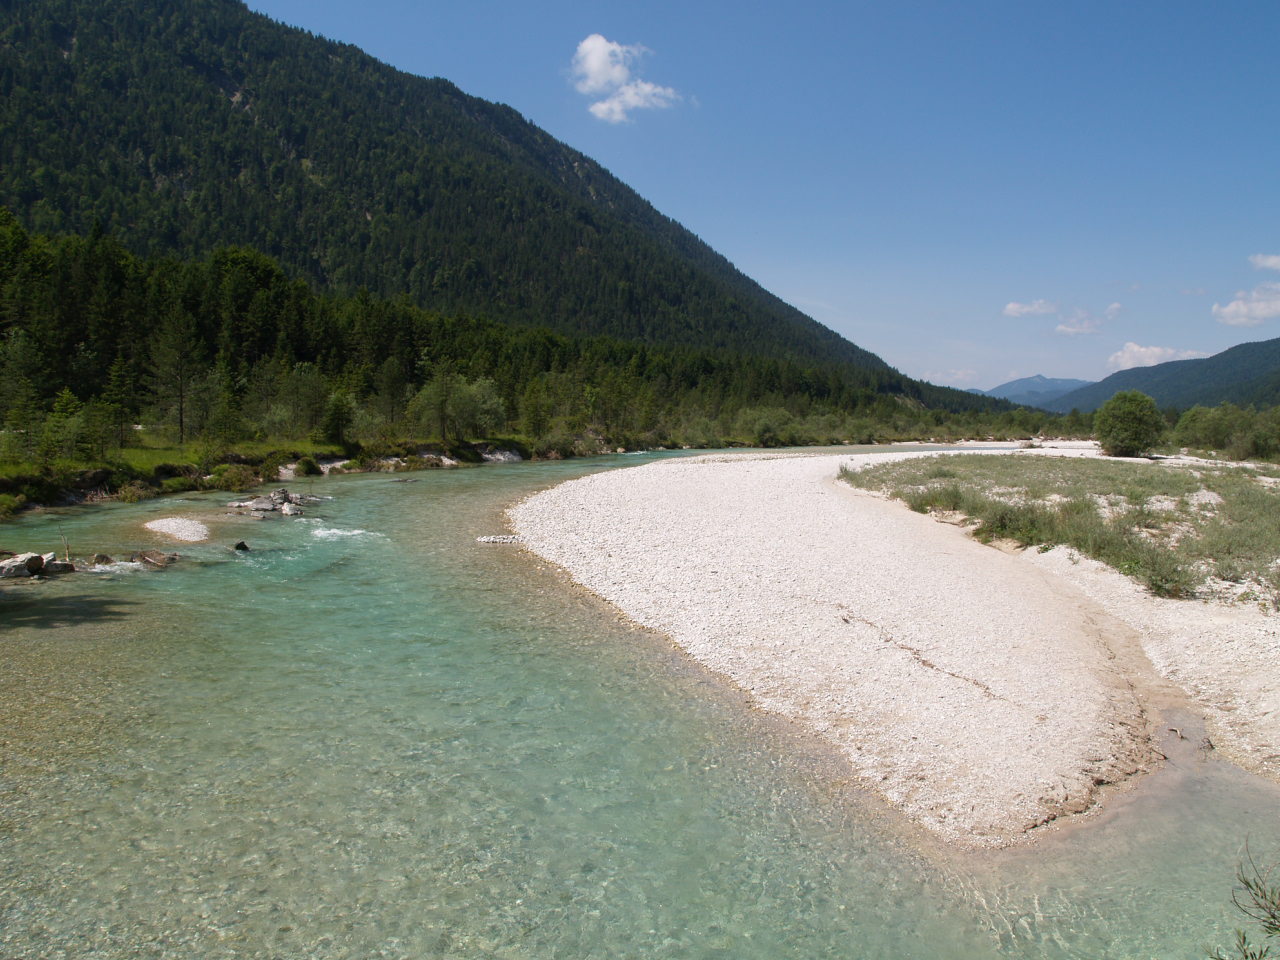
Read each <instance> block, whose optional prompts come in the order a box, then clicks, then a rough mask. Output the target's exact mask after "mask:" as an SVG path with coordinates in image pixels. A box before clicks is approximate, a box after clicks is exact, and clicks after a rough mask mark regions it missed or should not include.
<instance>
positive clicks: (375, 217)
mask: <svg viewBox="0 0 1280 960" xmlns="http://www.w3.org/2000/svg"><path fill="white" fill-rule="evenodd" d="M0 131H2V132H3V136H0V205H3V206H6V207H8V208H9V209H11V210H12V211H13V212H14V213H15V214H16V215H17V216H18V218H19V220H20V221H21V222H22V224H23V225H24V227H26V228H27V229H29V230H32V231H35V232H39V233H42V234H57V233H66V232H71V233H79V234H84V235H88V234H90V233H92V232H94V231H95V230H100V231H102V232H104V233H106V234H108V235H111V236H116V237H119V238H120V239H121V240H122V241H123V242H124V243H125V244H126V245H127V246H128V247H129V249H130V250H131V251H132V252H134V253H136V254H138V255H141V256H144V257H155V256H177V257H180V258H184V259H193V258H201V257H206V256H209V255H210V254H211V253H212V252H213V251H214V250H216V249H217V248H219V247H223V246H226V245H246V246H251V247H253V248H255V249H256V250H258V251H261V252H262V253H263V254H265V255H267V256H268V257H271V258H273V259H274V260H276V261H278V262H279V263H281V264H282V265H283V266H284V267H285V268H286V270H288V271H289V272H290V273H292V274H294V275H297V276H300V277H303V278H305V279H306V280H307V281H308V282H309V283H311V284H312V285H313V286H314V287H316V288H317V289H321V290H328V291H332V292H334V293H338V294H354V293H356V292H357V291H359V290H362V289H365V290H368V291H369V292H370V293H371V294H372V295H374V296H379V297H386V298H394V297H398V296H407V297H408V298H409V299H410V301H411V302H413V303H414V304H416V305H418V306H421V307H424V308H427V309H430V310H433V311H437V312H441V313H452V314H469V315H474V316H483V317H486V318H489V319H494V320H500V321H504V322H514V323H518V324H527V325H536V326H540V327H546V328H550V329H552V330H554V331H557V332H561V333H566V334H570V335H604V336H609V337H614V338H619V339H625V340H629V341H638V342H643V343H650V344H661V345H677V346H687V347H692V348H696V349H700V350H725V351H732V352H737V353H745V354H749V355H754V356H771V357H778V358H783V359H787V360H793V361H798V362H802V363H808V364H822V365H853V366H856V367H858V368H860V369H861V370H863V371H865V372H866V374H867V376H868V377H869V378H870V380H871V381H873V386H874V387H875V389H877V390H880V391H883V392H899V391H900V390H901V389H903V385H905V384H910V392H913V393H914V394H915V395H916V396H917V398H919V399H923V400H924V402H926V403H934V404H941V405H951V406H956V407H958V408H966V409H973V408H975V407H976V408H978V409H994V408H992V407H991V406H990V405H989V404H988V405H985V406H983V405H982V404H981V402H980V401H977V400H975V399H974V398H971V397H966V395H965V394H963V393H962V392H960V391H952V390H948V389H946V388H939V387H932V386H930V385H926V384H916V383H915V382H914V381H908V380H907V378H904V377H902V376H901V375H900V374H898V373H897V372H896V371H894V370H892V369H891V368H890V367H889V366H888V365H887V364H886V363H885V362H884V361H883V360H881V359H880V358H879V357H877V356H875V355H874V354H872V353H870V352H868V351H866V350H863V349H861V348H859V347H857V346H855V345H854V344H852V343H850V342H848V341H846V340H845V339H843V338H842V337H840V336H839V335H838V334H836V333H835V332H833V331H831V330H829V329H827V328H826V327H824V326H822V325H821V324H819V323H817V322H816V321H814V320H812V319H811V318H809V317H807V316H805V315H804V314H802V313H801V312H800V311H798V310H796V309H795V308H793V307H791V306H789V305H788V304H786V303H784V302H783V301H781V300H780V299H778V298H777V297H775V296H774V295H772V294H770V293H769V292H768V291H766V290H764V289H763V288H761V287H760V286H759V285H758V284H757V283H755V282H754V281H753V280H751V279H750V278H748V277H746V276H745V275H743V274H742V273H740V272H739V271H738V270H736V269H735V268H734V267H733V265H732V264H731V263H729V262H728V260H726V259H725V258H724V257H722V256H721V255H720V254H718V253H716V252H715V251H714V250H712V249H711V248H710V247H709V246H707V245H706V244H705V243H703V242H702V241H701V240H700V239H698V238H697V237H696V236H694V235H693V234H692V233H690V232H689V231H688V230H686V229H684V228H683V227H682V226H680V224H678V223H676V222H675V221H674V220H671V219H670V218H668V217H666V216H664V215H662V214H661V213H659V212H658V211H657V210H655V209H654V208H653V207H652V206H651V205H650V204H649V203H647V202H646V201H645V200H644V199H643V198H641V197H640V196H639V195H637V194H636V193H635V192H634V191H633V190H631V189H630V188H629V187H627V186H626V185H625V184H624V183H622V182H620V181H619V180H617V179H616V178H615V177H613V176H612V175H610V174H609V172H608V171H606V170H605V169H603V168H602V167H601V166H600V165H599V164H597V163H596V162H595V161H593V160H591V159H590V158H589V157H586V156H584V155H583V154H581V153H579V152H578V151H576V150H574V149H572V148H570V147H568V146H566V145H564V144H563V143H560V142H558V141H556V140H555V139H554V138H553V137H551V136H550V135H549V134H547V133H546V132H544V131H542V130H540V129H539V128H538V127H536V126H534V125H533V124H531V123H529V122H528V121H526V120H525V119H524V118H523V117H521V116H520V115H519V114H518V113H517V112H516V111H514V110H512V109H511V108H510V107H507V106H503V105H501V104H495V103H490V102H487V101H485V100H481V99H478V98H476V97H472V96H468V95H467V94H465V93H463V92H462V91H460V90H459V89H458V88H457V87H455V86H454V85H453V84H451V83H449V82H448V81H446V80H442V79H424V78H421V77H417V76H412V75H409V74H406V73H403V72H401V71H398V70H395V69H393V68H392V67H389V66H387V65H385V64H383V63H380V62H379V61H377V60H375V59H374V58H372V57H370V56H368V55H367V54H365V53H363V52H362V51H360V50H359V49H357V48H355V47H353V46H350V45H345V44H341V43H335V42H331V41H329V40H325V39H323V38H320V37H317V36H314V35H312V34H310V33H308V32H306V31H303V30H298V29H294V28H290V27H286V26H284V25H281V24H279V23H276V22H275V21H272V20H271V19H269V18H267V17H265V16H262V15H260V14H256V13H253V12H252V11H250V10H249V9H248V8H246V7H245V6H244V5H243V4H242V3H240V2H236V0H112V2H110V3H102V2H101V0H0Z"/></svg>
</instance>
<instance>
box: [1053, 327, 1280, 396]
mask: <svg viewBox="0 0 1280 960" xmlns="http://www.w3.org/2000/svg"><path fill="white" fill-rule="evenodd" d="M1118 390H1141V391H1142V392H1143V393H1145V394H1147V395H1148V396H1150V397H1153V398H1154V399H1155V401H1156V403H1158V404H1159V405H1160V406H1162V407H1178V408H1186V407H1194V406H1197V405H1199V406H1206V407H1211V406H1216V405H1218V404H1219V403H1224V402H1230V403H1237V404H1256V405H1258V406H1274V405H1276V404H1278V403H1280V338H1277V339H1275V340H1263V341H1260V342H1258V343H1241V344H1238V345H1237V346H1234V347H1231V348H1230V349H1228V350H1223V351H1222V352H1221V353H1218V354H1214V355H1213V356H1212V357H1206V358H1204V359H1200V360H1171V361H1170V362H1168V363H1157V364H1155V365H1154V366H1150V367H1133V368H1131V369H1129V370H1121V371H1120V372H1119V373H1113V374H1112V375H1111V376H1109V377H1107V378H1106V379H1105V380H1099V381H1098V382H1097V383H1094V384H1090V385H1089V386H1087V387H1082V388H1080V389H1079V390H1073V391H1071V392H1070V393H1066V394H1063V395H1062V396H1060V397H1058V398H1057V399H1056V400H1054V401H1052V402H1051V403H1049V404H1048V405H1047V409H1049V410H1054V411H1057V412H1059V413H1066V412H1067V411H1069V410H1072V409H1076V410H1082V411H1089V410H1096V409H1097V408H1098V407H1100V406H1102V404H1104V403H1106V402H1107V400H1109V399H1110V398H1111V396H1112V394H1114V393H1116V391H1118Z"/></svg>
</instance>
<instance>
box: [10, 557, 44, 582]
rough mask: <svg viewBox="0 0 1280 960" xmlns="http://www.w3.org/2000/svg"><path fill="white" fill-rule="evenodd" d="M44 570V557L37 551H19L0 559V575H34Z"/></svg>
mask: <svg viewBox="0 0 1280 960" xmlns="http://www.w3.org/2000/svg"><path fill="white" fill-rule="evenodd" d="M42 570H44V557H42V556H40V554H38V553H20V554H18V555H17V556H16V557H10V558H9V559H8V560H0V577H34V576H36V575H37V574H39V573H40V572H41V571H42Z"/></svg>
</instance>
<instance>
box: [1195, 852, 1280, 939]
mask: <svg viewBox="0 0 1280 960" xmlns="http://www.w3.org/2000/svg"><path fill="white" fill-rule="evenodd" d="M1236 882H1237V883H1239V886H1238V887H1237V888H1236V889H1235V890H1234V891H1232V893H1231V902H1232V904H1234V905H1235V908H1236V910H1238V911H1239V912H1240V914H1241V915H1242V916H1244V917H1245V918H1247V919H1248V920H1250V921H1251V922H1252V923H1253V925H1254V926H1256V927H1257V928H1258V930H1259V931H1261V933H1262V936H1263V938H1264V940H1265V941H1266V943H1264V944H1262V945H1261V946H1254V945H1253V944H1252V943H1250V942H1249V935H1248V933H1246V932H1245V931H1244V930H1240V929H1237V930H1236V932H1235V944H1234V945H1233V947H1232V949H1231V951H1230V952H1226V951H1223V950H1214V951H1213V952H1212V953H1210V954H1209V960H1264V958H1266V957H1272V956H1274V954H1273V953H1272V952H1271V948H1272V947H1273V946H1275V945H1276V944H1275V943H1274V942H1273V941H1275V940H1277V939H1280V883H1277V882H1276V880H1275V878H1274V876H1273V871H1272V870H1271V869H1264V868H1262V867H1259V866H1258V863H1257V861H1256V860H1254V858H1253V855H1252V854H1251V853H1250V852H1249V851H1248V849H1247V848H1246V850H1245V859H1244V862H1243V863H1241V864H1240V866H1239V867H1238V868H1237V869H1236Z"/></svg>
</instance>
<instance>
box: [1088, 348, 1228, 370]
mask: <svg viewBox="0 0 1280 960" xmlns="http://www.w3.org/2000/svg"><path fill="white" fill-rule="evenodd" d="M1207 356H1208V354H1207V353H1203V352H1201V351H1199V350H1175V349H1174V348H1173V347H1142V346H1139V345H1138V344H1136V343H1133V342H1129V343H1126V344H1125V345H1124V346H1123V347H1121V348H1120V349H1119V350H1117V351H1116V352H1115V353H1113V354H1112V355H1111V356H1110V357H1109V358H1108V359H1107V366H1108V367H1110V368H1111V369H1112V370H1128V369H1129V368H1131V367H1149V366H1152V365H1153V364H1157V363H1167V362H1169V361H1170V360H1195V359H1198V358H1200V357H1207Z"/></svg>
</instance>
